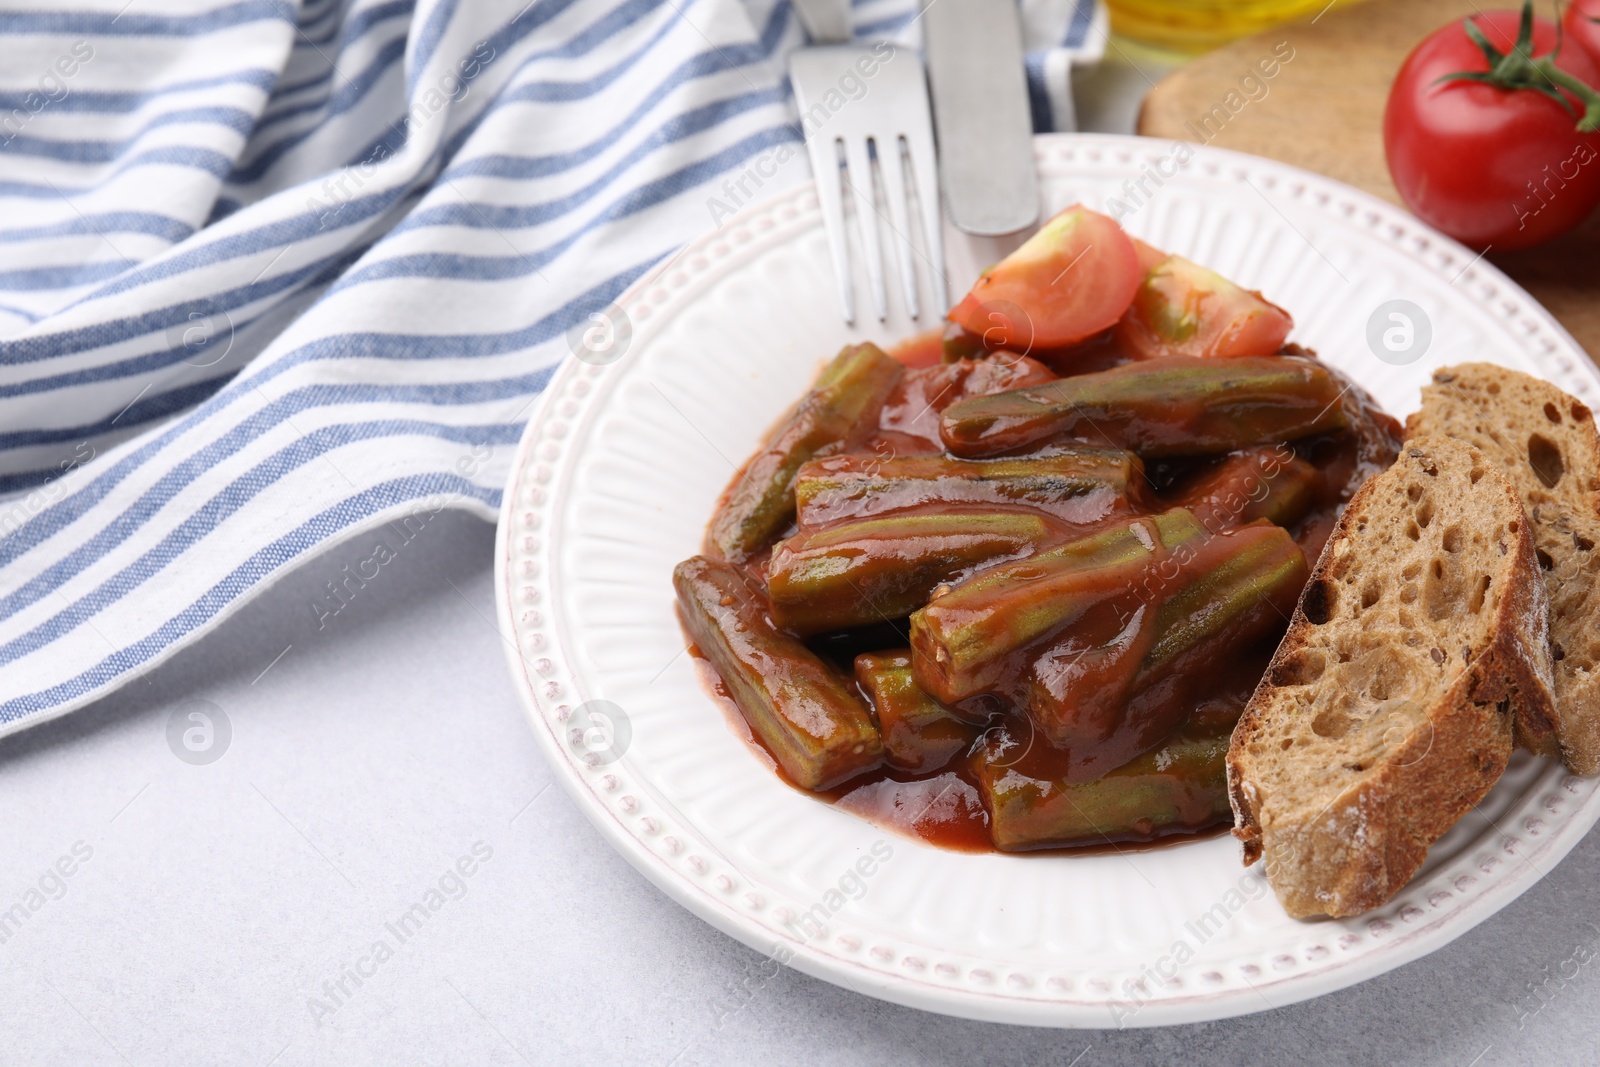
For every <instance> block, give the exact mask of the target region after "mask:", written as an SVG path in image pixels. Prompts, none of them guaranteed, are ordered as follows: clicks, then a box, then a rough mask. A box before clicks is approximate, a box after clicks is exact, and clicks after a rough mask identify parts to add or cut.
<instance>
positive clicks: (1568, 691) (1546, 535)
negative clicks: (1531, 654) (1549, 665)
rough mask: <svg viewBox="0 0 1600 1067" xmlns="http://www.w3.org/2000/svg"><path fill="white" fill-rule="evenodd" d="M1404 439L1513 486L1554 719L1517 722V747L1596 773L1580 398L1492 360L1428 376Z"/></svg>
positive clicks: (1595, 599) (1597, 459)
mask: <svg viewBox="0 0 1600 1067" xmlns="http://www.w3.org/2000/svg"><path fill="white" fill-rule="evenodd" d="M1407 426H1408V427H1409V428H1410V431H1411V433H1413V434H1417V435H1421V434H1446V435H1448V436H1450V437H1454V438H1456V439H1457V440H1459V441H1465V442H1467V443H1468V444H1470V445H1474V446H1475V447H1477V448H1478V449H1480V450H1481V451H1482V452H1483V454H1484V455H1485V456H1487V457H1489V461H1490V462H1491V463H1493V464H1495V465H1496V466H1497V467H1499V468H1500V469H1501V470H1502V471H1504V472H1505V473H1506V475H1507V476H1509V477H1510V479H1511V484H1512V485H1513V486H1515V487H1516V490H1517V492H1518V494H1519V495H1520V496H1521V497H1522V506H1523V507H1524V508H1525V509H1527V512H1528V518H1530V519H1532V520H1533V539H1534V548H1535V550H1536V554H1537V556H1538V558H1539V565H1540V567H1541V568H1543V570H1544V586H1545V593H1546V595H1547V596H1548V598H1549V600H1550V642H1551V651H1552V653H1553V654H1554V656H1555V678H1556V717H1555V720H1554V721H1553V722H1551V723H1538V722H1532V721H1522V720H1519V721H1518V723H1517V741H1518V743H1520V744H1521V745H1523V746H1524V747H1525V748H1528V749H1530V750H1531V751H1534V752H1537V753H1539V754H1540V755H1543V756H1559V757H1560V758H1561V759H1562V761H1563V762H1565V763H1566V765H1567V767H1568V768H1569V769H1570V770H1572V771H1573V772H1574V773H1576V774H1594V773H1596V772H1597V771H1600V549H1597V548H1596V545H1600V433H1597V432H1596V430H1595V425H1594V416H1593V415H1592V414H1590V412H1589V408H1588V407H1587V406H1586V405H1585V404H1583V403H1582V402H1581V401H1579V400H1575V399H1574V398H1572V397H1571V396H1568V395H1567V394H1566V393H1564V392H1562V391H1561V390H1560V389H1557V388H1556V387H1555V386H1553V385H1551V384H1550V383H1549V382H1544V381H1540V380H1539V379H1538V378H1531V377H1529V376H1528V375H1526V374H1522V373H1520V372H1518V371H1514V370H1508V369H1506V368H1505V367H1497V366H1495V365H1494V364H1492V363H1463V364H1462V365H1460V366H1458V367H1445V368H1444V369H1442V370H1438V371H1435V372H1434V374H1433V384H1432V385H1430V386H1427V387H1426V388H1424V389H1423V390H1422V410H1421V411H1419V412H1417V413H1416V414H1415V415H1412V416H1411V418H1410V419H1409V420H1408V422H1407Z"/></svg>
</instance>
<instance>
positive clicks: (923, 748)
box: [855, 649, 978, 774]
mask: <svg viewBox="0 0 1600 1067" xmlns="http://www.w3.org/2000/svg"><path fill="white" fill-rule="evenodd" d="M855 668H856V682H857V683H859V684H860V686H861V688H862V691H864V692H865V693H866V694H867V696H868V697H869V698H870V699H871V700H872V707H873V709H874V710H875V711H876V712H877V715H878V730H879V732H880V733H881V734H882V736H883V750H884V754H885V756H886V758H887V760H888V763H889V766H891V767H895V768H897V769H899V770H903V771H910V772H912V773H914V774H923V773H927V772H930V771H936V770H938V769H940V768H941V767H944V766H945V765H946V764H948V763H949V762H950V761H951V760H952V759H954V758H955V757H957V756H959V755H961V754H962V753H963V752H966V751H967V750H968V749H969V748H971V747H972V742H973V741H974V740H976V739H977V736H978V728H977V727H976V726H973V725H972V724H970V723H967V722H964V721H962V720H961V719H960V718H959V717H957V716H956V714H955V713H954V712H952V711H951V710H950V709H949V708H947V707H945V706H944V705H943V704H941V703H939V701H937V700H935V699H934V698H933V697H931V696H929V695H928V693H927V692H926V691H925V690H924V689H923V688H922V687H921V686H919V685H917V683H916V681H915V679H913V678H912V677H911V650H910V649H899V650H896V651H892V652H866V653H862V654H861V655H859V656H857V657H856V663H855Z"/></svg>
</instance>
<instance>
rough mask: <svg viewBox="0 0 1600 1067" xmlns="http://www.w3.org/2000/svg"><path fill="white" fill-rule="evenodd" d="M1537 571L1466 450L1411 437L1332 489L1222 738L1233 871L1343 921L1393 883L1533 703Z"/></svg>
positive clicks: (1505, 752)
mask: <svg viewBox="0 0 1600 1067" xmlns="http://www.w3.org/2000/svg"><path fill="white" fill-rule="evenodd" d="M1547 623H1548V609H1547V607H1546V604H1545V594H1544V582H1543V580H1542V579H1541V576H1540V574H1539V565H1538V563H1537V561H1536V560H1535V557H1534V547H1533V537H1532V535H1531V533H1530V531H1529V523H1528V519H1527V516H1526V515H1525V514H1524V513H1523V510H1522V503H1521V501H1520V500H1518V498H1517V494H1516V491H1515V490H1514V489H1513V488H1512V487H1511V483H1510V481H1509V480H1507V478H1506V477H1505V476H1504V475H1503V474H1501V473H1500V472H1499V471H1497V470H1496V469H1495V468H1494V465H1493V464H1491V463H1490V462H1489V461H1488V459H1487V458H1486V457H1485V456H1484V455H1483V454H1482V453H1481V452H1479V451H1477V450H1476V449H1474V448H1472V447H1471V446H1470V445H1466V444H1462V443H1461V442H1459V441H1453V440H1451V439H1449V438H1444V437H1421V438H1417V439H1416V440H1413V441H1409V442H1407V443H1406V444H1405V446H1403V447H1402V448H1401V450H1400V458H1399V459H1398V460H1397V461H1396V462H1395V464H1394V466H1393V467H1391V468H1389V469H1388V470H1387V471H1385V472H1383V473H1382V474H1379V475H1378V476H1377V477H1375V478H1373V479H1371V480H1370V481H1368V482H1367V484H1366V485H1365V486H1363V487H1362V488H1361V489H1360V490H1359V491H1358V492H1357V493H1356V495H1355V496H1354V497H1353V498H1352V499H1351V501H1350V506H1349V507H1348V508H1346V509H1345V513H1344V515H1343V516H1342V517H1341V518H1340V519H1339V523H1338V525H1337V526H1336V527H1335V528H1334V532H1333V535H1332V537H1331V538H1329V540H1328V545H1327V547H1326V548H1325V549H1324V550H1323V553H1322V558H1321V559H1320V560H1318V562H1317V565H1316V567H1315V568H1313V569H1312V572H1311V579H1310V581H1309V582H1308V583H1307V584H1306V589H1305V592H1304V593H1303V594H1302V595H1301V598H1300V604H1299V607H1297V608H1296V610H1295V614H1294V619H1293V620H1292V621H1291V622H1290V625H1289V632H1288V635H1287V636H1285V637H1284V639H1283V643H1282V644H1281V645H1279V646H1278V651H1277V654H1276V655H1274V656H1273V659H1272V664H1271V666H1269V667H1268V668H1267V673H1266V675H1265V677H1263V678H1262V680H1261V684H1260V685H1259V686H1258V687H1257V688H1256V691H1255V695H1254V696H1253V697H1252V698H1251V700H1250V703H1249V705H1248V706H1247V707H1246V708H1245V712H1244V715H1243V717H1242V718H1241V719H1240V720H1239V725H1238V726H1237V727H1236V728H1235V729H1234V732H1233V740H1232V744H1231V745H1230V746H1229V750H1228V791H1229V796H1230V799H1231V800H1232V802H1233V811H1234V831H1233V832H1234V834H1235V835H1236V836H1238V837H1239V838H1240V840H1242V841H1243V842H1244V858H1245V862H1246V863H1247V864H1249V863H1254V862H1255V861H1256V860H1257V859H1258V858H1264V859H1265V861H1266V873H1267V879H1268V881H1269V882H1271V884H1272V887H1273V890H1274V891H1275V892H1276V893H1277V895H1278V900H1279V902H1280V903H1282V904H1283V907H1284V910H1285V911H1287V912H1288V913H1289V914H1290V915H1293V916H1296V917H1305V916H1309V915H1334V916H1340V915H1354V914H1356V913H1358V912H1362V911H1366V910H1367V909H1369V908H1374V907H1376V906H1378V905H1379V904H1382V903H1383V902H1384V901H1386V900H1388V899H1389V898H1390V897H1391V896H1393V895H1394V894H1395V893H1396V892H1398V891H1399V890H1400V888H1401V887H1402V886H1403V885H1405V883H1406V881H1407V880H1408V879H1409V878H1410V877H1411V875H1412V874H1413V873H1415V872H1416V869H1417V868H1418V867H1419V866H1420V865H1421V864H1422V861H1423V859H1424V858H1425V857H1426V856H1427V854H1428V847H1429V846H1430V845H1432V844H1433V842H1435V841H1437V840H1438V839H1439V837H1440V836H1441V835H1442V834H1443V833H1444V832H1445V831H1446V830H1448V829H1449V828H1450V827H1451V825H1453V824H1454V823H1455V821H1456V820H1457V819H1459V818H1461V816H1462V815H1463V814H1465V813H1466V811H1467V810H1468V809H1469V808H1471V807H1472V806H1473V805H1474V804H1476V803H1477V802H1478V801H1479V800H1480V799H1481V798H1482V797H1483V795H1484V794H1485V793H1487V792H1488V791H1489V789H1490V787H1491V786H1493V785H1494V783H1495V782H1496V781H1497V780H1498V779H1499V778H1500V774H1501V772H1502V771H1504V770H1505V766H1506V760H1507V759H1508V758H1510V755H1511V748H1512V729H1513V728H1512V716H1513V714H1515V712H1516V710H1517V709H1522V708H1524V707H1526V708H1529V709H1531V711H1532V713H1533V714H1546V715H1548V714H1549V707H1550V702H1551V697H1550V686H1551V674H1550V643H1549V636H1548V630H1547Z"/></svg>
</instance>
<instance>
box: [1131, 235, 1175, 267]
mask: <svg viewBox="0 0 1600 1067" xmlns="http://www.w3.org/2000/svg"><path fill="white" fill-rule="evenodd" d="M1129 240H1131V241H1132V242H1133V250H1134V252H1135V253H1136V254H1137V255H1138V257H1139V270H1140V271H1141V272H1142V273H1144V274H1149V273H1150V272H1151V271H1153V270H1155V269H1156V267H1157V266H1159V265H1160V263H1161V261H1162V260H1163V259H1166V258H1167V254H1166V253H1165V252H1163V251H1161V249H1159V248H1157V247H1156V246H1155V245H1147V244H1145V243H1144V242H1143V241H1141V240H1139V239H1138V238H1137V237H1130V238H1129Z"/></svg>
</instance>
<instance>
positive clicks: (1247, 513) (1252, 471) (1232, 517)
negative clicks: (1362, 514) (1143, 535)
mask: <svg viewBox="0 0 1600 1067" xmlns="http://www.w3.org/2000/svg"><path fill="white" fill-rule="evenodd" d="M1323 492H1324V483H1323V477H1322V472H1321V471H1319V470H1317V468H1316V467H1313V466H1312V465H1311V464H1309V463H1307V462H1306V461H1305V460H1303V459H1300V458H1299V457H1298V456H1296V455H1295V454H1294V452H1293V451H1292V450H1291V449H1290V448H1289V447H1288V446H1287V445H1284V444H1276V445H1265V446H1262V447H1260V448H1249V449H1245V450H1244V451H1242V452H1235V453H1234V454H1233V455H1231V456H1229V457H1227V458H1226V459H1225V460H1223V461H1222V462H1221V463H1219V464H1218V465H1217V466H1216V467H1215V468H1213V469H1212V470H1209V471H1207V472H1205V473H1204V474H1202V475H1200V477H1198V478H1197V479H1195V480H1194V482H1192V483H1191V484H1190V485H1188V486H1186V487H1185V488H1184V489H1183V491H1182V493H1181V494H1180V496H1179V503H1181V504H1182V505H1183V506H1184V507H1186V508H1188V509H1189V510H1190V511H1192V512H1194V514H1195V518H1197V519H1199V520H1200V522H1201V524H1202V525H1204V526H1205V527H1206V529H1208V530H1219V529H1224V528H1226V527H1229V526H1244V525H1247V524H1249V523H1252V522H1254V521H1256V520H1257V519H1266V520H1268V521H1269V522H1272V523H1274V524H1276V525H1278V526H1284V527H1289V526H1293V525H1294V524H1295V523H1297V522H1299V521H1300V520H1301V519H1303V518H1305V517H1306V516H1307V515H1309V514H1310V513H1311V510H1312V509H1313V508H1314V507H1316V506H1317V502H1318V499H1319V497H1320V496H1321V494H1322V493H1323Z"/></svg>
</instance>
